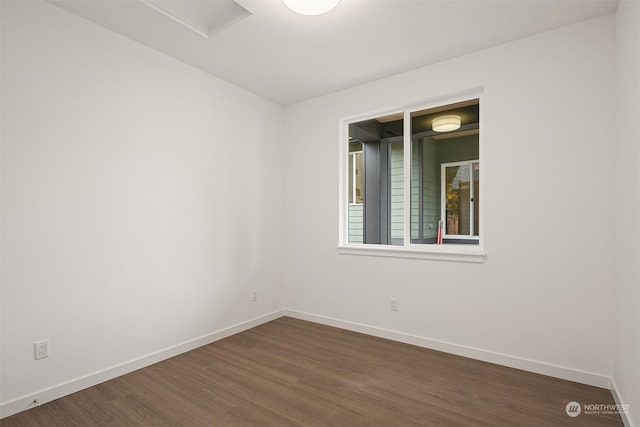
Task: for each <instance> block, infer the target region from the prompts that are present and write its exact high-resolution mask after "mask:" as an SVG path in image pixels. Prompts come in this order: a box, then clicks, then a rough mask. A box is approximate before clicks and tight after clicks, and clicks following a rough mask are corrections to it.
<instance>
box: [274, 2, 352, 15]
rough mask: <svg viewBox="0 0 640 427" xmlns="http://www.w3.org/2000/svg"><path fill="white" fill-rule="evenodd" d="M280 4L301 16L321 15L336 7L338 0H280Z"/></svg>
mask: <svg viewBox="0 0 640 427" xmlns="http://www.w3.org/2000/svg"><path fill="white" fill-rule="evenodd" d="M282 3H284V5H285V6H287V7H288V8H289V9H291V10H293V11H294V12H296V13H299V14H301V15H322V14H323V13H327V12H329V11H330V10H331V9H333V8H334V7H336V6H337V5H338V3H340V0H282Z"/></svg>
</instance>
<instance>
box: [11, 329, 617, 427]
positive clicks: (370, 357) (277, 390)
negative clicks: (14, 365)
mask: <svg viewBox="0 0 640 427" xmlns="http://www.w3.org/2000/svg"><path fill="white" fill-rule="evenodd" d="M571 401H576V402H581V403H604V404H607V403H611V404H612V403H613V399H612V397H611V393H610V392H609V391H608V390H605V389H601V388H596V387H590V386H585V385H580V384H576V383H572V382H569V381H563V380H559V379H555V378H550V377H546V376H542V375H536V374H532V373H528V372H524V371H519V370H516V369H510V368H505V367H501V366H497V365H493V364H490V363H484V362H479V361H476V360H471V359H466V358H463V357H459V356H453V355H450V354H446V353H441V352H437V351H432V350H426V349H423V348H419V347H414V346H410V345H406V344H401V343H397V342H393V341H387V340H383V339H379V338H374V337H370V336H367V335H362V334H357V333H353V332H349V331H344V330H341V329H336V328H331V327H327V326H322V325H318V324H314V323H309V322H304V321H301V320H296V319H292V318H287V317H283V318H280V319H278V320H275V321H273V322H270V323H267V324H265V325H262V326H259V327H257V328H254V329H251V330H249V331H245V332H243V333H240V334H237V335H234V336H232V337H229V338H227V339H224V340H221V341H218V342H216V343H213V344H210V345H207V346H204V347H201V348H199V349H197V350H194V351H191V352H189V353H185V354H183V355H181V356H178V357H174V358H172V359H169V360H166V361H164V362H161V363H158V364H155V365H153V366H150V367H148V368H145V369H141V370H139V371H136V372H133V373H131V374H128V375H125V376H122V377H119V378H116V379H114V380H112V381H108V382H106V383H103V384H100V385H97V386H95V387H91V388H89V389H87V390H84V391H81V392H79V393H75V394H72V395H70V396H66V397H64V398H62V399H58V400H56V401H53V402H50V403H48V404H45V405H42V406H40V407H38V408H34V409H31V410H29V411H26V412H22V413H20V414H17V415H14V416H12V417H8V418H5V419H3V420H2V421H0V426H1V427H10V426H147V425H150V426H156V425H158V426H237V425H240V426H243V425H262V426H300V425H302V426H418V425H420V426H478V425H484V426H621V425H622V421H621V419H620V417H619V416H618V415H586V414H580V415H579V416H577V417H575V418H571V417H569V416H567V415H566V413H565V406H566V404H567V403H568V402H571Z"/></svg>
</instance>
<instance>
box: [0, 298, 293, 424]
mask: <svg viewBox="0 0 640 427" xmlns="http://www.w3.org/2000/svg"><path fill="white" fill-rule="evenodd" d="M283 313H284V310H276V311H274V312H272V313H268V314H265V315H263V316H260V317H256V318H254V319H250V320H247V321H246V322H241V323H237V324H235V325H232V326H229V327H227V328H224V329H220V330H218V331H216V332H212V333H210V334H207V335H204V336H202V337H199V338H195V339H193V340H190V341H186V342H183V343H181V344H178V345H175V346H173V347H169V348H166V349H164V350H160V351H157V352H155V353H151V354H148V355H146V356H142V357H140V358H137V359H133V360H130V361H128V362H124V363H121V364H119V365H116V366H112V367H110V368H106V369H103V370H101V371H97V372H93V373H91V374H88V375H85V376H83V377H80V378H76V379H74V380H71V381H68V382H66V383H62V384H58V385H55V386H53V387H49V388H46V389H44V390H40V391H38V392H36V393H31V394H28V395H26V396H22V397H19V398H17V399H13V400H10V401H8V402H4V403H2V405H0V418H5V417H8V416H11V415H14V414H17V413H18V412H22V411H25V410H27V409H30V408H32V407H33V406H34V404H33V402H34V400H35V399H37V400H38V402H39V404H44V403H47V402H51V401H52V400H55V399H59V398H61V397H63V396H67V395H69V394H72V393H75V392H78V391H80V390H83V389H85V388H89V387H93V386H94V385H97V384H100V383H103V382H105V381H109V380H112V379H114V378H117V377H119V376H121V375H124V374H128V373H130V372H133V371H136V370H138V369H141V368H144V367H146V366H150V365H153V364H154V363H158V362H161V361H163V360H166V359H169V358H171V357H175V356H177V355H179V354H182V353H185V352H187V351H191V350H194V349H196V348H198V347H202V346H203V345H207V344H211V343H212V342H215V341H218V340H221V339H224V338H227V337H229V336H231V335H234V334H237V333H239V332H242V331H245V330H247V329H251V328H254V327H256V326H259V325H262V324H263V323H267V322H270V321H272V320H275V319H278V318H280V317H282V316H283V315H284V314H283Z"/></svg>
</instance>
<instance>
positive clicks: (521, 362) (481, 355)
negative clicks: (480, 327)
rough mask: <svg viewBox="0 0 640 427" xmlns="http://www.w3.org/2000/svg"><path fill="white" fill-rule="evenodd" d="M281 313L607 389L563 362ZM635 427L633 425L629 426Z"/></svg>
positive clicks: (599, 378) (600, 378) (597, 377)
mask: <svg viewBox="0 0 640 427" xmlns="http://www.w3.org/2000/svg"><path fill="white" fill-rule="evenodd" d="M284 315H285V316H289V317H294V318H296V319H301V320H308V321H310V322H315V323H320V324H323V325H328V326H334V327H336V328H341V329H346V330H349V331H353V332H360V333H363V334H367V335H373V336H376V337H380V338H386V339H389V340H392V341H399V342H403V343H405V344H412V345H415V346H418V347H424V348H428V349H431V350H437V351H442V352H445V353H450V354H456V355H458V356H464V357H469V358H471V359H476V360H481V361H483V362H490V363H495V364H497V365H502V366H507V367H510V368H516V369H521V370H523V371H528V372H534V373H536V374H542V375H548V376H550V377H555V378H560V379H563V380H569V381H574V382H577V383H581V384H587V385H592V386H596V387H601V388H606V389H609V387H610V385H611V381H610V380H611V379H610V378H609V377H608V376H605V375H601V374H596V373H592V372H586V371H581V370H579V369H573V368H568V367H565V366H559V365H553V364H550V363H545V362H539V361H536V360H531V359H525V358H522V357H517V356H510V355H508V354H501V353H496V352H493V351H488V350H482V349H479V348H474V347H469V346H465V345H460V344H453V343H450V342H446V341H440V340H434V339H430V338H424V337H420V336H417V335H411V334H405V333H402V332H396V331H392V330H389V329H383V328H376V327H373V326H368V325H364V324H360V323H354V322H348V321H344V320H340V319H335V318H331V317H325V316H318V315H315V314H311V313H305V312H301V311H297V310H291V309H286V308H285V309H284ZM632 427H634V426H632Z"/></svg>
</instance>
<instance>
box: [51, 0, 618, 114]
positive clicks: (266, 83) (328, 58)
mask: <svg viewBox="0 0 640 427" xmlns="http://www.w3.org/2000/svg"><path fill="white" fill-rule="evenodd" d="M50 1H51V3H53V4H56V5H58V6H60V7H62V8H63V9H65V10H67V11H69V12H72V13H75V14H77V15H79V16H82V17H84V18H87V19H89V20H91V21H93V22H95V23H97V24H99V25H102V26H104V27H106V28H109V29H111V30H113V31H116V32H118V33H120V34H122V35H124V36H127V37H129V38H131V39H133V40H136V41H138V42H140V43H143V44H145V45H147V46H149V47H152V48H154V49H157V50H159V51H161V52H164V53H166V54H168V55H170V56H173V57H175V58H177V59H179V60H181V61H184V62H186V63H188V64H191V65H193V66H195V67H197V68H200V69H202V70H204V71H207V72H209V73H211V74H213V75H215V76H218V77H220V78H222V79H224V80H227V81H229V82H231V83H233V84H235V85H237V86H240V87H242V88H244V89H247V90H249V91H251V92H254V93H256V94H259V95H262V96H264V97H266V98H268V99H271V100H273V101H275V102H277V103H279V104H282V105H288V104H292V103H295V102H298V101H302V100H305V99H309V98H313V97H316V96H319V95H323V94H326V93H330V92H333V91H336V90H339V89H344V88H347V87H351V86H354V85H357V84H361V83H365V82H368V81H372V80H376V79H379V78H383V77H387V76H390V75H393V74H397V73H400V72H403V71H408V70H411V69H414V68H417V67H420V66H424V65H428V64H433V63H435V62H439V61H442V60H444V59H448V58H453V57H456V56H460V55H463V54H467V53H470V52H474V51H477V50H480V49H485V48H487V47H490V46H495V45H498V44H501V43H505V42H509V41H512V40H516V39H519V38H522V37H526V36H529V35H533V34H536V33H540V32H544V31H547V30H550V29H554V28H558V27H561V26H564V25H569V24H572V23H576V22H579V21H583V20H586V19H590V18H594V17H597V16H600V15H605V14H608V13H613V12H615V10H616V8H617V4H618V0H341V2H340V4H338V6H337V7H336V8H335V9H334V10H333V11H331V12H329V13H328V14H325V15H321V16H303V15H297V14H295V13H294V12H292V11H290V10H289V9H287V8H286V7H285V6H284V4H283V3H282V1H281V0H235V3H237V4H235V3H234V2H233V1H232V0H118V1H114V0H50ZM240 6H241V7H240ZM167 12H168V13H167ZM198 30H200V31H198ZM567 54H568V55H570V54H571V52H567Z"/></svg>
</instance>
